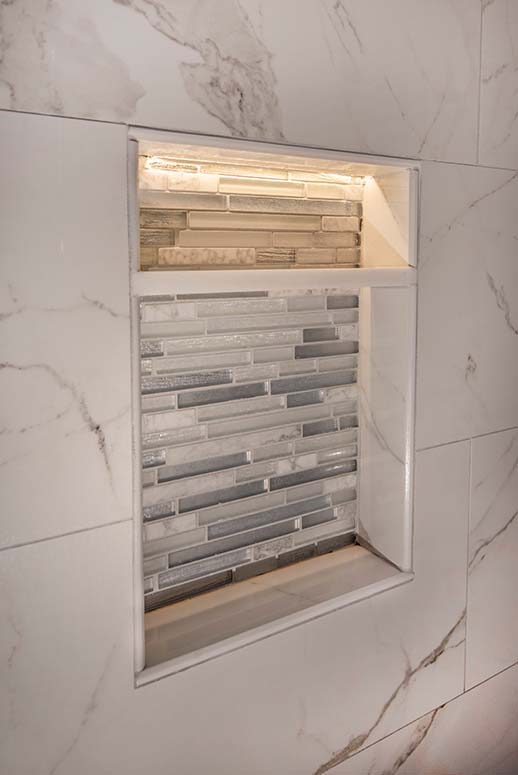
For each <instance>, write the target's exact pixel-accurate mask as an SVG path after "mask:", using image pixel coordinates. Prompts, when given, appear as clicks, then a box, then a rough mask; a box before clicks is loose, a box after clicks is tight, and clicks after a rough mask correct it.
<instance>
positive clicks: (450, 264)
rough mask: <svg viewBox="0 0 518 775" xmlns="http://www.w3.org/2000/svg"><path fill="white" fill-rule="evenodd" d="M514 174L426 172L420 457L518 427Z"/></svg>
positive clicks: (448, 168)
mask: <svg viewBox="0 0 518 775" xmlns="http://www.w3.org/2000/svg"><path fill="white" fill-rule="evenodd" d="M517 200H518V173H512V172H507V171H504V170H495V169H484V168H477V167H468V166H456V165H443V164H424V165H423V171H422V196H421V208H422V211H421V238H420V255H419V269H418V271H419V292H418V347H417V406H416V408H417V420H416V437H417V447H418V448H423V447H428V446H432V445H436V444H442V443H445V442H449V441H454V440H457V439H463V438H468V437H470V436H477V435H481V434H485V433H490V432H493V431H497V430H503V429H505V428H511V427H514V426H516V425H518V391H517V389H516V384H517V379H518V263H517V261H516V240H517V239H518V222H517V218H516V214H517V209H516V202H517Z"/></svg>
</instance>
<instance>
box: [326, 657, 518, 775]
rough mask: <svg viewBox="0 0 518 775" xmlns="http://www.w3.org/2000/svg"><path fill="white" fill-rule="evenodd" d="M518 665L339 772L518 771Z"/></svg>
mask: <svg viewBox="0 0 518 775" xmlns="http://www.w3.org/2000/svg"><path fill="white" fill-rule="evenodd" d="M517 717H518V667H517V666H515V667H513V668H511V669H509V670H506V671H505V672H503V673H500V675H497V676H495V677H494V678H491V680H489V681H486V682H485V683H483V684H481V685H480V686H477V687H476V688H475V689H472V690H471V691H470V692H467V693H466V694H463V695H461V696H460V697H457V699H455V700H453V701H452V702H449V703H448V704H447V705H445V706H443V707H439V708H437V709H435V710H434V711H433V712H432V713H429V714H428V715H426V716H424V717H423V718H421V719H419V720H418V721H414V722H413V723H412V724H409V725H408V726H407V727H404V728H403V729H400V730H399V731H398V732H395V733H394V734H393V735H390V736H389V737H387V738H385V739H384V740H382V741H381V742H379V743H376V744H375V745H373V746H371V747H370V748H367V749H366V750H365V751H362V752H360V753H359V754H357V755H356V756H353V757H352V758H351V759H349V761H347V762H345V763H344V764H343V765H341V766H340V767H337V768H336V769H335V770H334V773H335V775H381V774H382V773H383V775H395V773H398V775H439V773H440V775H460V773H462V775H517V773H518V734H517V731H516V718H517Z"/></svg>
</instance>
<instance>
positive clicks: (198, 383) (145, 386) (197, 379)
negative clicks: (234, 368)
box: [141, 369, 232, 395]
mask: <svg viewBox="0 0 518 775" xmlns="http://www.w3.org/2000/svg"><path fill="white" fill-rule="evenodd" d="M229 382H232V372H231V371H229V370H228V369H225V370H224V371H205V372H199V373H197V374H178V375H175V376H173V375H171V376H168V377H144V378H143V379H142V384H141V389H142V394H143V395H146V394H148V393H162V392H164V393H165V392H174V391H176V390H189V389H192V388H195V387H208V386H210V385H224V384H228V383H229Z"/></svg>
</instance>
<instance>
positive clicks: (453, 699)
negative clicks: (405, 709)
mask: <svg viewBox="0 0 518 775" xmlns="http://www.w3.org/2000/svg"><path fill="white" fill-rule="evenodd" d="M516 667H518V661H516V662H513V664H511V665H508V667H504V668H503V669H502V670H499V671H498V672H497V673H494V674H493V675H490V676H489V677H488V678H484V680H483V681H480V682H479V683H477V684H475V685H474V686H471V687H470V688H469V689H465V690H464V691H462V692H460V693H459V694H456V695H454V696H453V697H451V698H450V699H449V700H446V702H443V703H442V704H441V705H436V706H435V707H433V708H432V709H431V710H429V711H427V712H426V713H423V714H422V715H421V716H417V718H414V719H412V720H411V721H409V722H408V723H407V724H403V726H401V727H398V728H397V729H394V730H393V731H392V732H389V733H388V734H386V735H383V737H379V738H378V739H377V740H373V742H372V743H369V745H366V746H365V747H364V748H360V750H359V751H356V752H355V753H354V754H353V755H352V756H350V757H348V759H347V761H350V760H353V759H354V758H355V757H356V756H359V755H360V754H361V753H363V752H364V751H367V750H368V749H369V748H372V747H373V746H374V745H378V743H382V742H383V741H384V740H387V739H388V738H389V737H392V736H393V735H395V734H396V733H397V732H401V731H402V730H403V729H407V728H408V727H410V726H412V724H416V723H417V722H418V721H421V720H422V719H425V718H427V717H428V716H430V715H431V714H432V713H433V712H434V711H435V710H440V709H443V708H446V707H447V706H448V705H451V703H452V702H455V701H456V700H459V699H460V698H461V697H464V696H465V695H466V694H470V693H471V692H472V691H473V690H474V689H478V688H479V687H480V686H483V685H484V684H486V683H488V682H489V681H492V680H493V678H497V677H498V676H499V675H501V674H502V673H505V672H506V671H507V670H512V669H513V668H516Z"/></svg>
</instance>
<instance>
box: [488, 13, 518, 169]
mask: <svg viewBox="0 0 518 775" xmlns="http://www.w3.org/2000/svg"><path fill="white" fill-rule="evenodd" d="M517 77H518V5H517V4H516V3H515V2H514V0H491V1H490V2H487V1H486V2H483V3H482V62H481V82H480V139H479V161H480V163H481V164H487V165H490V166H494V167H508V168H510V169H518V112H517V102H516V94H517V92H516V80H517Z"/></svg>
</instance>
